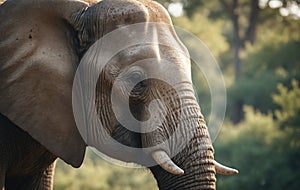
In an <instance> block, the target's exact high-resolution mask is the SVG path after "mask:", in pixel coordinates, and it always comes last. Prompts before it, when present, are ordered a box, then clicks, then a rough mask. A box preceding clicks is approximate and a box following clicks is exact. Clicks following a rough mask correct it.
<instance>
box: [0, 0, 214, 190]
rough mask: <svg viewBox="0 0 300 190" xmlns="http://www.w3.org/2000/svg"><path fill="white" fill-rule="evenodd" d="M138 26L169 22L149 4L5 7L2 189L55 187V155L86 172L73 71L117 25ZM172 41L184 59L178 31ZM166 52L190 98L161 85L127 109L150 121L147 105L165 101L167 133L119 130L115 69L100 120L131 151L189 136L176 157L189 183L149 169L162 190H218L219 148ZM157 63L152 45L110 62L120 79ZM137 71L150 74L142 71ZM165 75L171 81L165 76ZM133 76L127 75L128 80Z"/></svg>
mask: <svg viewBox="0 0 300 190" xmlns="http://www.w3.org/2000/svg"><path fill="white" fill-rule="evenodd" d="M140 22H161V23H166V24H171V21H170V18H169V16H168V13H167V12H166V11H165V10H164V9H163V8H162V6H160V5H159V4H157V3H155V2H152V1H147V0H141V1H135V0H124V1H121V0H104V1H101V2H99V3H97V4H94V5H93V6H90V7H89V5H88V4H87V3H84V2H80V1H75V0H74V1H73V0H8V1H6V2H5V3H4V4H2V5H1V7H0V97H1V98H0V112H1V115H0V116H1V117H0V187H2V188H5V189H52V183H53V182H52V177H53V168H54V161H55V159H56V158H57V157H59V158H61V159H63V160H64V161H65V162H66V163H68V164H71V165H72V166H74V167H79V166H80V165H81V163H82V161H83V157H84V153H85V147H86V145H85V143H84V141H83V140H82V138H81V136H80V134H79V132H78V130H77V128H76V125H75V121H74V118H73V117H74V116H73V113H72V102H71V100H72V82H73V78H74V74H75V71H76V68H77V66H78V64H79V62H80V59H81V58H82V57H83V55H84V54H85V52H86V51H87V50H88V48H89V47H90V46H91V45H92V44H93V43H94V42H95V41H97V40H98V39H99V38H101V37H102V36H103V35H105V34H107V33H108V32H110V31H112V30H114V29H116V28H117V27H118V26H120V25H128V24H134V23H140ZM172 32H173V31H172ZM173 33H174V32H173ZM174 38H175V39H176V40H177V43H178V44H179V46H181V47H182V51H183V52H186V50H185V48H184V46H182V45H181V42H180V41H179V40H178V39H177V37H176V34H175V33H174ZM131 50H132V51H131ZM133 50H134V51H133ZM130 51H131V52H135V53H134V54H129V53H128V52H130ZM160 54H161V56H162V58H164V59H170V60H171V61H173V62H174V65H176V66H178V72H179V73H183V75H178V76H179V77H181V78H182V79H180V80H181V81H182V83H181V84H180V86H181V87H180V88H181V90H182V92H183V93H182V94H184V96H182V97H181V95H180V94H177V95H176V93H174V92H173V91H172V87H170V86H168V85H166V84H165V83H164V82H162V81H156V80H149V81H144V83H142V84H140V85H137V86H136V87H135V88H134V90H133V93H132V95H131V98H130V105H131V111H132V114H133V115H134V116H135V117H136V118H137V119H139V120H144V119H145V118H147V117H148V114H149V113H148V112H147V106H148V105H149V103H150V101H151V100H154V99H160V100H161V101H162V102H164V104H165V105H166V107H167V109H168V110H167V117H166V119H165V122H164V123H163V125H162V126H160V127H159V129H158V130H155V131H153V132H151V133H146V134H139V133H134V132H131V131H129V130H127V129H125V128H124V127H122V126H121V125H120V124H119V123H118V121H117V120H116V119H115V118H114V117H113V116H112V115H113V114H112V109H111V105H110V103H109V102H110V101H109V99H108V97H110V96H109V95H110V90H111V88H112V84H113V82H114V77H113V76H109V73H112V72H111V70H109V69H111V68H112V67H107V70H106V71H105V72H103V73H101V75H100V76H99V79H98V82H97V89H96V90H97V91H96V92H97V94H96V95H97V96H96V97H97V98H96V103H97V108H98V114H99V117H100V118H101V119H102V122H103V123H104V127H105V128H107V131H109V133H110V135H111V136H112V137H114V138H115V139H116V140H118V141H119V142H121V143H123V144H125V145H128V146H132V147H150V146H153V145H157V144H159V143H160V142H163V141H164V140H165V139H167V138H168V135H170V134H172V133H173V131H174V130H175V129H177V128H179V129H180V130H192V131H193V134H194V136H193V138H192V139H191V140H190V142H189V143H188V145H187V146H186V147H185V148H184V149H183V150H182V151H181V152H179V153H178V154H177V155H176V156H175V157H174V158H172V160H173V162H174V163H175V164H176V165H178V166H179V167H180V168H182V169H183V170H184V171H185V173H184V174H183V175H174V174H170V173H168V172H166V171H165V170H163V169H162V168H161V167H160V166H154V167H150V170H151V171H152V173H153V175H154V176H155V178H156V180H157V182H158V186H159V188H160V189H173V190H174V189H181V190H182V189H215V182H216V178H215V166H214V162H213V160H214V156H213V154H214V150H213V147H212V145H211V141H210V137H209V134H208V130H207V128H206V125H205V122H204V118H203V116H202V114H201V113H200V108H199V105H198V104H197V102H196V100H195V96H194V94H193V90H192V89H193V88H192V84H191V79H190V68H189V67H190V65H189V63H188V62H181V61H180V59H179V58H178V57H179V56H178V53H177V52H176V51H175V50H174V49H172V48H170V47H161V48H160ZM94 56H96V55H94ZM155 56H157V54H156V53H155V52H154V48H153V47H152V46H151V45H148V46H147V45H145V46H141V47H131V48H129V49H128V50H125V51H123V52H121V53H120V54H118V55H117V56H116V57H114V58H113V60H112V61H111V62H112V63H111V64H114V67H113V68H114V69H117V71H118V72H122V70H123V69H124V68H127V69H128V68H130V67H131V65H130V64H131V63H132V61H138V60H139V59H145V58H149V57H155ZM92 58H93V57H91V59H92ZM149 64H150V63H149ZM139 69H140V70H142V72H144V73H147V72H148V71H147V69H146V67H145V68H139ZM159 69H161V70H162V72H163V73H165V74H166V75H168V74H169V73H168V70H167V68H164V67H163V66H161V67H159ZM133 70H134V69H133ZM133 73H134V71H132V72H131V73H128V75H127V79H128V80H130V78H131V77H130V76H131V75H132V76H133ZM170 74H173V73H170ZM127 79H126V80H127ZM126 80H125V82H124V88H126ZM127 82H128V81H127ZM120 91H121V89H120ZM121 95H122V93H120V101H121V100H122V97H121ZM179 102H181V103H179ZM178 106H179V107H180V106H181V109H184V110H185V112H184V113H187V114H186V115H183V118H181V120H184V121H186V122H185V123H186V125H188V126H184V127H182V126H181V127H178V126H176V125H177V124H176V123H178V122H177V121H178V120H179V118H176V111H178V110H179V108H178ZM120 109H121V110H122V108H120ZM103 118H106V119H103ZM185 132H187V131H182V133H185ZM177 141H180V139H177ZM177 141H176V139H175V142H177ZM172 146H176V145H175V144H173V145H170V147H162V149H163V150H164V151H165V152H167V153H170V152H171V151H172ZM145 154H151V153H145ZM112 156H113V155H112ZM99 180H101V179H99Z"/></svg>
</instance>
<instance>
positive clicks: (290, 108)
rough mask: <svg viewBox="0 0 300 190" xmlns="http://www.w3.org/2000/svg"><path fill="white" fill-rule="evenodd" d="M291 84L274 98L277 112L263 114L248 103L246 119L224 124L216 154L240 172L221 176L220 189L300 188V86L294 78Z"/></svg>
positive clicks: (280, 88)
mask: <svg viewBox="0 0 300 190" xmlns="http://www.w3.org/2000/svg"><path fill="white" fill-rule="evenodd" d="M292 86H293V88H292V90H288V88H287V87H284V86H283V85H279V86H278V88H279V93H278V94H274V95H273V100H274V102H275V103H277V104H278V105H279V106H280V108H279V109H276V111H275V114H273V113H271V112H269V113H268V114H262V113H261V112H259V111H255V110H254V109H253V108H252V107H250V106H246V107H245V109H244V111H245V113H246V114H245V119H244V120H243V121H242V122H241V123H239V124H238V126H235V127H232V126H230V125H231V124H230V123H227V124H226V125H225V126H224V127H223V129H222V131H221V134H220V138H219V139H218V140H217V142H216V143H215V150H216V158H217V160H227V161H228V164H229V163H230V164H231V165H234V166H235V167H237V168H238V169H239V171H240V174H238V175H236V176H234V177H228V176H226V177H224V176H218V186H219V188H220V189H245V190H247V189H249V190H250V189H251V190H252V189H257V190H260V189H261V190H263V189H264V190H265V189H272V190H281V189H286V188H288V189H292V190H296V189H298V188H299V186H300V182H299V180H298V179H299V177H300V162H299V158H300V139H299V136H300V133H299V126H300V121H299V119H298V117H299V114H296V112H299V110H300V106H299V101H300V96H299V92H300V90H299V86H298V83H297V82H296V81H295V80H294V81H293V82H292ZM275 116H276V117H275ZM290 121H293V122H292V124H291V123H290ZM286 123H288V125H286ZM282 126H284V127H282ZM291 128H292V129H294V130H291Z"/></svg>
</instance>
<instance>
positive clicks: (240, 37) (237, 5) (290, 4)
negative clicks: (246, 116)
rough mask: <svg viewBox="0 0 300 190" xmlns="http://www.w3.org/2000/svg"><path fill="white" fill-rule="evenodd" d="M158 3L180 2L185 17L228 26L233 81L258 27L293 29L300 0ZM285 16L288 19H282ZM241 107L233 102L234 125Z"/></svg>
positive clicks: (240, 70) (166, 3) (241, 116)
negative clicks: (201, 17)
mask: <svg viewBox="0 0 300 190" xmlns="http://www.w3.org/2000/svg"><path fill="white" fill-rule="evenodd" d="M159 2H162V3H163V4H164V5H165V6H168V4H170V3H174V2H181V3H182V4H183V8H184V10H185V12H186V15H188V17H190V18H191V17H192V16H193V15H194V14H195V13H197V12H204V13H205V14H206V15H207V16H208V17H209V18H211V19H214V20H215V19H220V18H221V19H223V20H226V21H227V22H229V23H231V26H232V28H231V30H228V31H224V35H225V36H226V37H227V40H228V42H229V44H230V45H231V48H232V50H233V57H232V61H233V62H234V76H235V81H236V82H238V81H239V80H240V77H241V75H242V71H243V69H242V66H241V65H242V62H243V60H245V59H246V58H247V56H246V55H247V52H246V46H248V44H250V45H254V43H255V42H256V39H257V30H258V28H259V27H261V26H263V25H264V24H265V23H267V24H269V25H270V27H274V26H276V25H278V24H279V25H280V26H281V27H283V26H282V24H284V25H285V27H289V29H292V28H293V26H294V25H295V24H294V23H296V24H299V22H297V21H295V19H298V18H300V8H299V3H300V1H298V0H264V1H263V0H251V1H248V0H214V1H203V0H189V1H188V0H159ZM278 10H279V11H278ZM297 10H298V11H297ZM284 12H285V14H284ZM279 13H280V14H279ZM288 15H290V16H291V17H283V16H288ZM290 18H293V19H290ZM271 23H272V24H271ZM296 28H298V27H296ZM298 29H299V28H298ZM261 34H263V33H261ZM297 34H299V32H297ZM224 58H225V59H227V61H231V60H230V59H231V58H230V56H229V57H228V56H227V55H226V57H224ZM228 58H229V60H228ZM244 104H245V102H243V99H239V98H237V99H235V100H234V101H233V102H232V106H231V112H232V114H231V119H232V121H233V122H234V123H238V122H239V121H240V120H241V119H242V118H243V111H242V107H243V105H244Z"/></svg>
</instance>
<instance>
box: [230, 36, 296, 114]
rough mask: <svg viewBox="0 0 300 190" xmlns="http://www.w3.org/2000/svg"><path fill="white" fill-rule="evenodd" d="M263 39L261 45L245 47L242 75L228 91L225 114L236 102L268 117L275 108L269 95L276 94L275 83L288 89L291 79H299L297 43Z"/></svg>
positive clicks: (294, 41)
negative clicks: (281, 84) (245, 57)
mask: <svg viewBox="0 0 300 190" xmlns="http://www.w3.org/2000/svg"><path fill="white" fill-rule="evenodd" d="M269 40H271V41H267V40H266V39H264V42H263V44H258V45H257V46H255V47H248V56H247V59H245V62H244V69H243V75H242V76H241V77H240V79H239V80H238V81H237V82H236V83H234V84H233V85H232V86H231V87H230V88H229V90H228V92H229V95H228V97H229V100H228V102H229V104H228V111H229V114H230V110H231V109H232V107H231V106H232V104H233V102H234V101H236V100H241V101H242V102H243V103H244V104H247V105H252V106H253V107H254V108H255V109H258V110H260V111H262V112H263V113H267V112H268V111H269V110H275V109H276V108H278V105H276V104H274V103H273V102H272V98H271V94H272V93H276V92H277V88H276V86H277V83H283V84H285V85H288V84H289V83H290V81H291V80H292V79H293V78H296V79H298V80H299V79H300V73H299V72H298V71H299V70H300V54H299V50H300V40H289V41H287V42H285V41H284V40H283V39H280V38H279V39H277V41H274V38H273V37H272V36H270V39H269Z"/></svg>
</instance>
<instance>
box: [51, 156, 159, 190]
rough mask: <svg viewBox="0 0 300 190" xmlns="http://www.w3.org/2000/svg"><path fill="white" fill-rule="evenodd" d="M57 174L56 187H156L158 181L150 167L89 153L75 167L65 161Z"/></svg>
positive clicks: (111, 189) (131, 189) (81, 189)
mask: <svg viewBox="0 0 300 190" xmlns="http://www.w3.org/2000/svg"><path fill="white" fill-rule="evenodd" d="M56 168H57V169H56V173H55V179H54V180H55V184H54V189H56V190H96V189H97V190H99V189H101V190H137V189H145V190H154V189H157V185H156V181H155V179H154V178H153V176H152V174H151V173H150V172H149V171H148V170H147V169H137V168H129V167H128V168H127V167H124V166H117V165H114V164H112V163H109V162H107V161H105V160H103V159H101V158H98V157H96V156H95V154H94V153H92V152H91V151H88V152H87V155H86V157H85V160H84V163H83V165H82V166H81V167H80V168H79V169H74V168H72V167H71V166H68V165H66V164H65V163H64V162H62V161H61V160H59V161H58V163H57V167H56Z"/></svg>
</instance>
